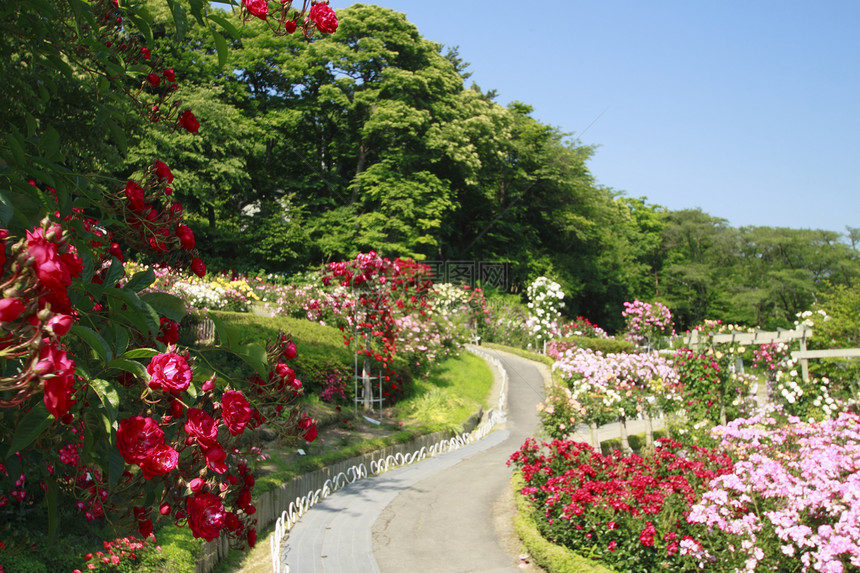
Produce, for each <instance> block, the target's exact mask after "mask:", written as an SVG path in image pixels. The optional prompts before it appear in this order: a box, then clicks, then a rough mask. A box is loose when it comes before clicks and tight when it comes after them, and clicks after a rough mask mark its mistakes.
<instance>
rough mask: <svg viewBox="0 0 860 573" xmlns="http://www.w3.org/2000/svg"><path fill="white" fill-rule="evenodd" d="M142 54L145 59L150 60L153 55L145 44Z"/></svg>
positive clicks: (141, 50)
mask: <svg viewBox="0 0 860 573" xmlns="http://www.w3.org/2000/svg"><path fill="white" fill-rule="evenodd" d="M140 55H141V56H143V59H144V60H148V59H149V58H150V57H151V54H150V52H149V48H147V47H146V46H143V47H142V48H141V49H140Z"/></svg>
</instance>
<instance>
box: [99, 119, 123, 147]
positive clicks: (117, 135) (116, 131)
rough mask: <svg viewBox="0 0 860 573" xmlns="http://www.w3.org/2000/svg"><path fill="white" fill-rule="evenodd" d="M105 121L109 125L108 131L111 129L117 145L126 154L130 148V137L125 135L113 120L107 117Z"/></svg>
mask: <svg viewBox="0 0 860 573" xmlns="http://www.w3.org/2000/svg"><path fill="white" fill-rule="evenodd" d="M104 123H105V125H107V128H108V131H110V135H111V137H112V138H113V142H114V143H116V146H117V147H118V148H119V150H120V151H121V152H122V153H123V155H124V154H125V152H126V150H128V139H127V138H126V136H125V132H124V131H123V130H122V129H120V127H119V125H117V124H116V122H115V121H113V120H110V119H105V120H104Z"/></svg>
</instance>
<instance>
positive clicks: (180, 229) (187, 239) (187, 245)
mask: <svg viewBox="0 0 860 573" xmlns="http://www.w3.org/2000/svg"><path fill="white" fill-rule="evenodd" d="M176 236H177V237H179V242H180V243H181V244H182V248H183V249H193V248H194V243H195V241H194V232H193V231H192V230H191V227H189V226H188V225H185V224H183V223H180V224H179V225H177V226H176ZM204 274H205V273H204Z"/></svg>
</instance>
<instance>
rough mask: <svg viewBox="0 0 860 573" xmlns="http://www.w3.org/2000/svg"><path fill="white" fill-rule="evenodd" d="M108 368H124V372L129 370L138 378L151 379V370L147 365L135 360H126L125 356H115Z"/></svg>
mask: <svg viewBox="0 0 860 573" xmlns="http://www.w3.org/2000/svg"><path fill="white" fill-rule="evenodd" d="M107 367H108V368H116V369H117V370H122V371H124V372H128V373H129V374H134V375H135V376H137V377H138V378H140V379H142V380H144V381H148V380H149V372H147V371H146V367H145V366H144V365H143V364H141V363H140V362H135V361H134V360H126V359H125V358H114V359H113V360H111V361H110V362H108V365H107Z"/></svg>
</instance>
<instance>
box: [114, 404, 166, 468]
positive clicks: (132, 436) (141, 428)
mask: <svg viewBox="0 0 860 573" xmlns="http://www.w3.org/2000/svg"><path fill="white" fill-rule="evenodd" d="M163 443H164V430H162V429H161V427H160V426H159V425H158V422H156V421H155V420H153V419H152V418H144V417H142V416H134V417H132V418H126V419H125V420H123V421H121V422H120V423H119V427H118V428H117V430H116V447H117V449H118V450H119V453H120V454H121V455H122V458H123V459H124V460H125V461H126V462H127V463H129V464H138V465H140V464H142V463H143V461H144V460H146V458H147V457H148V456H149V454H151V453H152V452H153V450H155V448H157V447H158V446H160V445H162V444H163Z"/></svg>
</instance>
